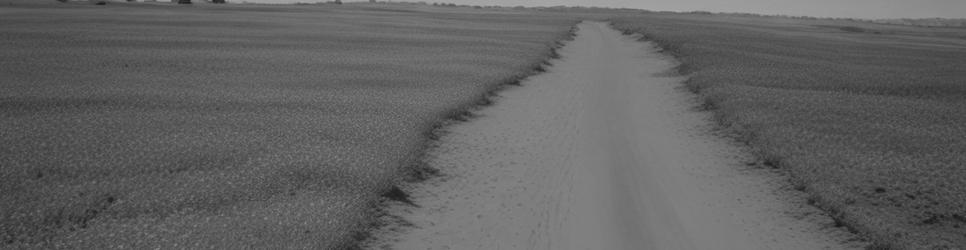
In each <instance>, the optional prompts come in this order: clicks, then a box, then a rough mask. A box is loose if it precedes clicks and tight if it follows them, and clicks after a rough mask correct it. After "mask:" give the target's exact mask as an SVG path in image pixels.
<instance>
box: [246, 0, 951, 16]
mask: <svg viewBox="0 0 966 250" xmlns="http://www.w3.org/2000/svg"><path fill="white" fill-rule="evenodd" d="M229 1H231V0H229ZM247 1H250V2H271V3H283V2H324V0H247ZM343 1H344V2H352V1H356V0H343ZM379 1H384V0H379ZM393 1H408V2H417V1H425V2H428V3H432V2H440V3H444V2H445V3H455V4H466V5H502V6H518V5H521V6H527V7H533V6H557V5H565V6H598V7H623V8H636V9H648V10H657V11H660V10H670V11H693V10H704V11H711V12H744V13H758V14H784V15H794V16H803V15H804V16H815V17H852V18H867V19H877V18H929V17H944V18H966V0H393Z"/></svg>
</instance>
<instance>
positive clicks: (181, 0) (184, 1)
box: [178, 0, 191, 4]
mask: <svg viewBox="0 0 966 250" xmlns="http://www.w3.org/2000/svg"><path fill="white" fill-rule="evenodd" d="M178 4H191V0H178Z"/></svg>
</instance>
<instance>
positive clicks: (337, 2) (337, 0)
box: [332, 0, 342, 4]
mask: <svg viewBox="0 0 966 250" xmlns="http://www.w3.org/2000/svg"><path fill="white" fill-rule="evenodd" d="M332 3H334V4H342V0H335V1H332Z"/></svg>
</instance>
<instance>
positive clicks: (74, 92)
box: [0, 4, 576, 249]
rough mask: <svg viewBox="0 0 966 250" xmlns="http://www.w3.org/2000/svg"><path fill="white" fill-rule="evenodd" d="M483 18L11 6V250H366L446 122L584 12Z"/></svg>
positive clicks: (1, 211)
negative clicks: (357, 243) (377, 223)
mask: <svg viewBox="0 0 966 250" xmlns="http://www.w3.org/2000/svg"><path fill="white" fill-rule="evenodd" d="M181 7H184V6H181ZM11 8H14V7H11ZM471 10H472V9H452V10H446V9H440V8H427V7H420V6H402V5H400V6H383V7H379V6H367V7H359V6H350V5H346V6H333V5H313V6H264V5H199V6H192V7H187V8H175V7H174V6H173V5H138V4H126V5H118V6H115V7H112V8H108V9H105V8H95V7H93V6H90V5H61V4H56V5H49V6H41V5H37V6H30V7H28V8H22V9H18V10H17V11H8V12H5V13H4V14H3V15H2V16H0V40H2V41H3V47H4V49H2V50H0V82H2V84H0V248H21V247H38V248H80V249H103V248H207V247H210V246H219V247H220V248H250V247H254V248H301V249H309V248H315V249H318V248H321V249H339V248H345V247H349V246H350V244H352V243H353V240H354V239H353V238H354V237H360V236H362V235H364V234H362V233H360V232H363V231H365V230H366V229H367V227H370V223H371V222H372V221H373V220H372V218H371V217H372V216H374V214H373V211H372V210H371V208H372V206H373V205H374V204H376V203H377V202H378V199H379V195H380V194H392V192H393V191H394V190H393V185H394V184H395V183H396V182H398V181H399V180H401V179H404V178H406V175H408V174H410V173H412V172H413V171H412V170H411V168H413V167H412V166H414V165H416V162H415V160H414V158H416V156H418V154H419V153H420V152H421V150H422V147H424V144H425V141H426V140H427V138H426V137H425V135H426V134H427V133H429V131H431V130H432V129H433V128H434V127H435V126H436V125H437V124H439V123H440V122H442V120H444V119H448V118H452V117H453V115H452V114H454V113H456V114H459V113H460V112H461V111H459V110H454V107H455V108H460V107H463V108H465V107H468V106H472V105H475V104H477V103H485V102H486V101H485V98H486V96H487V94H486V93H488V92H489V91H491V90H493V89H494V88H497V87H498V85H500V84H505V83H508V82H505V81H506V79H511V80H510V81H512V80H513V79H519V76H520V75H526V74H529V73H530V72H532V71H531V70H532V69H533V65H539V64H540V63H541V62H542V61H543V60H544V59H545V58H547V57H549V56H552V53H551V47H553V46H555V45H556V43H555V41H556V40H559V39H563V38H565V37H566V35H567V32H568V30H569V29H570V28H571V26H572V24H574V23H575V21H576V20H574V19H573V18H570V17H564V16H562V15H554V14H547V13H532V12H520V11H504V12H496V11H493V12H488V11H480V10H476V11H473V12H470V11H471ZM481 98H482V99H483V100H484V101H481Z"/></svg>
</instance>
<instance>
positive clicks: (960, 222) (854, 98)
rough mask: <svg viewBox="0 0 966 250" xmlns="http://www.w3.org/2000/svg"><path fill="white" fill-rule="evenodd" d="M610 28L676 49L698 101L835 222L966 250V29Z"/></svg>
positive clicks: (729, 20) (840, 24)
mask: <svg viewBox="0 0 966 250" xmlns="http://www.w3.org/2000/svg"><path fill="white" fill-rule="evenodd" d="M613 22H614V25H615V27H616V28H618V29H621V30H623V31H625V32H627V33H641V34H644V36H645V37H646V39H649V40H652V41H655V42H656V43H657V44H659V45H660V46H661V47H663V49H664V50H665V52H666V53H669V54H671V55H674V56H675V57H677V58H678V59H679V60H680V61H681V63H682V64H681V66H680V67H679V70H680V71H681V73H683V74H686V75H688V76H689V77H690V78H689V80H688V81H687V83H686V84H687V86H688V87H689V88H691V89H692V90H694V91H697V92H698V93H700V95H701V96H702V97H703V98H704V99H705V102H706V103H705V105H703V106H704V107H707V108H709V109H711V110H713V111H714V114H715V117H716V119H717V120H718V122H720V123H721V124H722V125H724V127H726V128H728V129H730V130H731V131H732V132H734V133H735V134H737V135H738V137H739V138H738V139H739V140H742V141H744V142H747V143H748V144H749V145H750V146H752V147H753V148H754V149H755V150H757V152H758V153H759V154H760V156H761V157H762V159H763V162H767V163H769V165H772V166H775V167H780V168H784V169H787V170H788V171H789V172H790V173H791V174H792V176H793V177H792V181H793V183H795V186H796V188H799V189H801V190H804V191H806V192H808V193H809V194H811V196H812V198H811V199H810V200H811V201H813V202H814V204H816V205H818V206H820V207H822V208H824V209H826V210H827V211H829V212H830V214H831V215H832V216H833V217H834V218H835V219H836V220H837V223H836V225H833V226H842V225H844V226H848V227H849V228H851V229H853V230H855V231H857V232H859V233H861V234H862V235H865V236H867V237H869V238H871V239H872V240H874V241H875V246H877V247H886V248H895V249H947V248H954V247H956V246H964V245H966V168H963V163H964V162H966V141H964V140H963V139H962V138H966V126H964V124H966V101H964V100H966V82H964V81H963V80H964V79H966V70H963V69H966V40H962V39H960V37H962V36H963V33H966V31H964V30H962V29H941V28H934V29H923V28H915V27H906V26H890V25H876V24H869V23H861V22H851V21H845V20H806V19H797V20H796V19H786V18H768V17H736V16H716V15H685V14H660V13H650V14H642V15H633V16H625V17H620V18H615V19H613ZM869 30H874V31H876V32H875V33H880V34H875V33H869V32H867V31H869Z"/></svg>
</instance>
